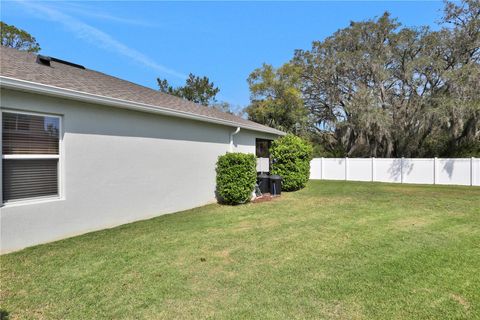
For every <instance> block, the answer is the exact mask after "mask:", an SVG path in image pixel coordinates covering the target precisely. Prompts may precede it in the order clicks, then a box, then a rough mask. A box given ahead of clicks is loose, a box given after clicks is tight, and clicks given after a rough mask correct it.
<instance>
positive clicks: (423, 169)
mask: <svg viewBox="0 0 480 320" xmlns="http://www.w3.org/2000/svg"><path fill="white" fill-rule="evenodd" d="M310 179H326V180H350V181H380V182H393V183H421V184H451V185H467V186H470V185H473V186H480V159H476V158H452V159H437V158H315V159H313V160H312V162H311V163H310Z"/></svg>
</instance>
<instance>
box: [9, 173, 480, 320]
mask: <svg viewBox="0 0 480 320" xmlns="http://www.w3.org/2000/svg"><path fill="white" fill-rule="evenodd" d="M0 262H1V299H0V308H1V309H2V312H3V314H4V315H6V314H8V318H9V319H199V318H200V319H201V318H212V319H253V318H256V319H294V318H297V319H322V318H325V319H453V318H455V319H475V318H476V319H479V318H480V188H472V187H450V186H414V185H392V184H380V183H356V182H343V181H337V182H334V181H315V182H310V183H309V185H308V187H307V188H306V189H304V190H302V191H298V192H295V193H285V194H283V195H282V197H281V198H279V199H276V200H275V201H272V202H265V203H257V204H247V205H242V206H236V207H228V206H220V205H216V204H214V205H209V206H205V207H202V208H197V209H194V210H189V211H185V212H181V213H177V214H172V215H167V216H162V217H159V218H155V219H152V220H148V221H141V222H137V223H133V224H129V225H125V226H122V227H118V228H114V229H110V230H104V231H100V232H95V233H90V234H86V235H83V236H79V237H75V238H71V239H67V240H63V241H58V242H55V243H51V244H47V245H41V246H37V247H33V248H29V249H26V250H23V251H20V252H17V253H13V254H8V255H4V256H2V257H0Z"/></svg>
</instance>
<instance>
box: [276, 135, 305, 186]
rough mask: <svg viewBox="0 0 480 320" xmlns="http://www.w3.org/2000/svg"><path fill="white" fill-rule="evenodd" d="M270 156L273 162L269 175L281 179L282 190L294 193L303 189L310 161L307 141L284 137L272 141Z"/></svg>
mask: <svg viewBox="0 0 480 320" xmlns="http://www.w3.org/2000/svg"><path fill="white" fill-rule="evenodd" d="M270 156H271V157H272V159H273V161H274V163H273V165H272V169H271V173H272V174H278V175H280V176H281V177H282V178H283V184H282V189H283V190H285V191H294V190H299V189H302V188H304V187H305V185H306V184H307V181H308V179H309V176H310V160H312V146H311V145H310V144H309V143H308V142H307V141H305V140H303V139H301V138H299V137H297V136H294V135H291V134H289V135H286V136H284V137H282V138H280V139H277V140H275V141H273V143H272V146H271V148H270Z"/></svg>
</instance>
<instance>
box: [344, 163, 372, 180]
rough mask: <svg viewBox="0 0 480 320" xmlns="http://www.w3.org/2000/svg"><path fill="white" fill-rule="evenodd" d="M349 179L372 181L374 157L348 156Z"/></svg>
mask: <svg viewBox="0 0 480 320" xmlns="http://www.w3.org/2000/svg"><path fill="white" fill-rule="evenodd" d="M347 161H348V165H347V180H352V181H372V178H373V177H372V172H373V171H372V159H370V158H351V159H350V158H348V160H347Z"/></svg>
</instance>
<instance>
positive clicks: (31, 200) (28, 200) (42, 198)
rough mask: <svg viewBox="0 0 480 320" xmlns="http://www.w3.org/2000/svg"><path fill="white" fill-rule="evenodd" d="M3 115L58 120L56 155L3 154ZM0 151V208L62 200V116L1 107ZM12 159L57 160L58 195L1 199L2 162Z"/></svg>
mask: <svg viewBox="0 0 480 320" xmlns="http://www.w3.org/2000/svg"><path fill="white" fill-rule="evenodd" d="M4 113H16V114H24V115H32V116H40V117H50V118H57V119H58V154H3V114H4ZM0 123H1V124H2V125H0V149H1V150H2V154H1V156H2V158H1V161H0V181H1V184H0V206H1V207H4V206H16V205H23V204H34V203H41V202H49V201H56V200H64V190H63V181H64V174H63V167H64V164H63V162H64V161H63V159H64V154H63V152H64V151H63V149H64V148H63V116H62V115H59V114H53V113H48V112H35V111H24V110H17V109H10V108H4V107H3V106H2V107H1V110H0ZM7 159H12V160H28V159H30V160H45V159H57V161H58V162H57V190H58V194H56V195H52V196H40V197H31V198H23V199H13V200H4V199H3V187H4V186H3V160H7Z"/></svg>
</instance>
